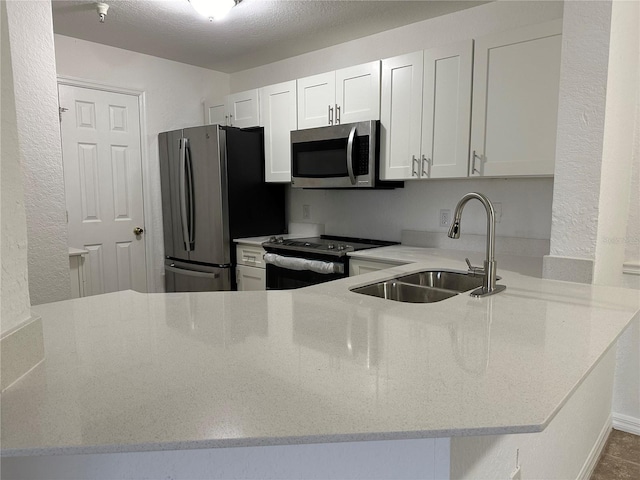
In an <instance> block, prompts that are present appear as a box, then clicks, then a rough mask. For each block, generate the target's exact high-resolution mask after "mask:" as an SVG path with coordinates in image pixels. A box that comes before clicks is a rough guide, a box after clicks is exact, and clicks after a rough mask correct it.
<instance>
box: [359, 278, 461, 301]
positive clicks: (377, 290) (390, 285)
mask: <svg viewBox="0 0 640 480" xmlns="http://www.w3.org/2000/svg"><path fill="white" fill-rule="evenodd" d="M352 292H355V293H361V294H363V295H370V296H372V297H379V298H385V299H387V300H395V301H396V302H406V303H433V302H439V301H441V300H446V299H447V298H451V297H454V296H456V295H457V294H458V293H457V292H454V291H450V290H442V289H438V288H429V287H422V286H418V285H411V284H409V283H402V282H399V281H397V280H387V281H384V282H379V283H374V284H372V285H366V286H364V287H358V288H354V289H353V290H352Z"/></svg>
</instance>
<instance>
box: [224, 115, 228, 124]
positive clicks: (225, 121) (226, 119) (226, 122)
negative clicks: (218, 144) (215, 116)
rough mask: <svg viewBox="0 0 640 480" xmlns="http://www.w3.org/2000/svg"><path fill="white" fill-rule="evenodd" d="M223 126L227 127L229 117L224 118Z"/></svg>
mask: <svg viewBox="0 0 640 480" xmlns="http://www.w3.org/2000/svg"><path fill="white" fill-rule="evenodd" d="M224 124H225V125H229V115H225V116H224Z"/></svg>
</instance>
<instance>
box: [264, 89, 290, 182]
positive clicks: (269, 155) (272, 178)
mask: <svg viewBox="0 0 640 480" xmlns="http://www.w3.org/2000/svg"><path fill="white" fill-rule="evenodd" d="M296 113H297V112H296V81H295V80H292V81H290V82H284V83H279V84H277V85H270V86H268V87H263V88H261V89H260V119H261V121H260V124H261V126H263V127H264V155H265V181H267V182H290V181H291V131H292V130H296V128H297V119H296Z"/></svg>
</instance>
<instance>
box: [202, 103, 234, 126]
mask: <svg viewBox="0 0 640 480" xmlns="http://www.w3.org/2000/svg"><path fill="white" fill-rule="evenodd" d="M227 118H228V116H227V113H226V106H225V104H224V103H217V102H216V103H205V106H204V123H205V125H226V124H227Z"/></svg>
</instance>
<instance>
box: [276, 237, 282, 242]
mask: <svg viewBox="0 0 640 480" xmlns="http://www.w3.org/2000/svg"><path fill="white" fill-rule="evenodd" d="M276 243H284V238H283V237H278V238H276Z"/></svg>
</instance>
